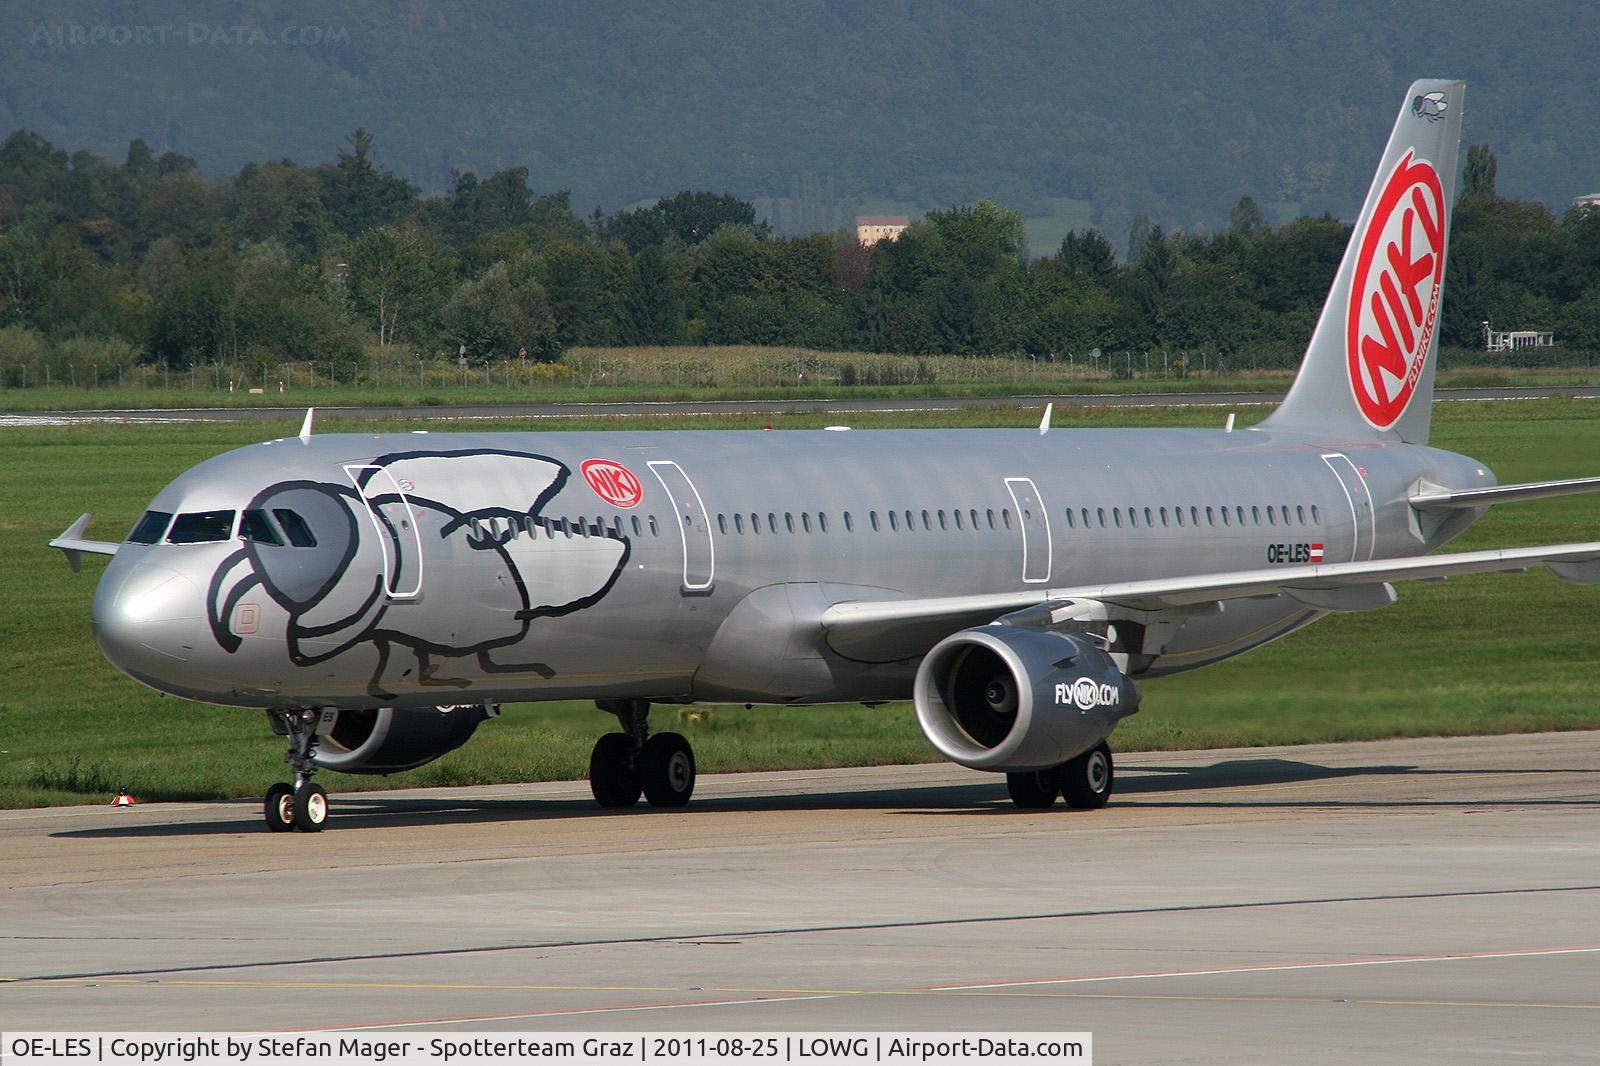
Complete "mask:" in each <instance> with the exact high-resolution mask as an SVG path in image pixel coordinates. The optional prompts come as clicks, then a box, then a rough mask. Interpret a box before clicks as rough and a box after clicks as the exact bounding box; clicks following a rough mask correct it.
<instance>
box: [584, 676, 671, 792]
mask: <svg viewBox="0 0 1600 1066" xmlns="http://www.w3.org/2000/svg"><path fill="white" fill-rule="evenodd" d="M596 706H598V707H599V708H600V709H601V710H603V711H609V712H610V713H612V714H614V715H616V716H617V721H618V723H619V724H621V726H622V732H620V733H607V734H605V735H604V736H602V737H601V738H600V739H599V740H598V741H596V742H595V746H594V751H593V753H592V754H591V755H590V756H589V790H590V791H591V792H593V793H594V798H595V802H596V803H598V804H600V806H602V807H632V806H633V805H634V804H636V803H638V802H639V796H640V795H641V794H643V796H644V798H645V800H646V801H648V802H649V804H650V806H652V807H682V806H683V805H684V804H686V803H688V802H689V797H690V796H692V795H694V782H695V765H694V748H693V747H692V746H691V745H690V744H689V741H688V740H687V739H686V738H685V737H684V736H683V735H682V734H680V733H657V734H655V735H654V736H651V735H650V734H649V724H648V717H649V714H650V703H649V701H648V700H605V701H602V702H597V703H596Z"/></svg>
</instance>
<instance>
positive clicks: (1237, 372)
mask: <svg viewBox="0 0 1600 1066" xmlns="http://www.w3.org/2000/svg"><path fill="white" fill-rule="evenodd" d="M1597 355H1600V353H1596V352H1593V351H1586V350H1572V349H1563V348H1541V349H1535V350H1524V351H1515V352H1503V353H1487V352H1482V351H1476V350H1470V349H1445V350H1444V351H1443V352H1441V355H1440V366H1441V368H1442V369H1447V370H1451V369H1453V370H1482V371H1484V372H1485V375H1486V380H1490V379H1492V378H1494V377H1495V376H1496V375H1503V374H1506V373H1508V372H1518V371H1562V370H1566V371H1574V372H1577V371H1584V372H1588V371H1592V370H1593V369H1594V368H1595V364H1596V362H1597V359H1596V356H1597ZM1298 361H1299V353H1288V352H1282V353H1279V352H1266V353H1256V354H1241V353H1230V354H1227V355H1223V354H1220V353H1217V352H1215V351H1210V350H1206V349H1200V350H1181V351H1174V350H1152V351H1142V352H1115V353H1103V354H1102V353H1090V354H1088V355H1078V354H1077V353H1070V352H1069V353H1066V354H1064V355H1060V356H1050V355H1030V354H1027V353H1011V354H1003V355H1001V354H997V355H988V356H953V355H923V356H916V355H890V354H880V353H870V352H813V351H808V350H805V349H797V348H793V349H791V348H778V349H765V348H754V347H732V348H689V347H671V348H575V349H572V350H570V351H568V352H567V353H565V354H564V355H563V356H562V357H561V358H560V360H558V361H556V362H541V361H538V360H534V359H531V358H530V359H528V360H521V359H506V360H501V361H498V362H491V363H487V364H482V363H478V364H472V363H465V364H464V363H462V362H460V361H459V360H456V359H444V358H434V359H419V358H416V357H415V356H414V355H411V354H409V353H396V352H394V351H393V350H392V349H391V350H389V351H386V352H384V353H382V354H380V355H378V356H376V357H374V358H370V359H366V360H363V361H361V362H347V363H338V364H327V363H308V362H264V361H259V360H258V361H250V362H231V363H207V364H192V365H188V366H183V367H172V366H161V365H152V364H147V363H136V362H121V363H119V364H118V365H102V364H100V363H89V364H87V365H85V363H84V362H83V361H82V360H74V359H61V358H53V357H52V356H50V355H49V354H46V353H39V354H35V355H32V356H30V357H27V358H15V357H13V358H7V357H5V356H4V355H3V354H0V392H3V391H8V390H15V389H29V390H33V389H46V390H63V391H77V390H104V389H132V390H155V389H161V390H168V391H170V390H180V391H193V392H210V393H213V394H216V393H228V394H235V395H237V394H244V395H272V394H283V395H287V394H290V393H294V394H296V395H297V396H303V395H304V394H305V393H306V392H308V391H309V392H315V391H318V390H327V391H340V392H348V391H352V390H373V391H377V390H386V391H389V392H399V393H404V394H408V395H426V394H429V393H435V392H437V393H440V394H452V393H466V392H472V393H493V392H500V391H504V392H518V393H534V394H537V393H540V392H555V391H559V392H568V391H572V390H586V389H604V388H616V387H627V388H647V389H707V388H710V389H771V388H779V389H787V388H795V389H808V388H828V387H903V386H934V385H948V386H996V385H1009V386H1014V387H1017V388H1019V389H1027V390H1035V389H1038V388H1044V387H1068V388H1070V387H1082V386H1090V385H1093V384H1095V383H1097V382H1116V381H1137V380H1144V381H1152V380H1157V381H1171V380H1183V379H1194V380H1195V381H1196V383H1197V384H1199V383H1201V382H1204V381H1206V380H1216V379H1222V378H1226V379H1228V380H1230V381H1239V380H1246V381H1247V380H1248V379H1250V378H1252V377H1256V376H1259V377H1261V378H1263V379H1264V380H1265V381H1273V380H1276V381H1281V380H1282V378H1283V377H1284V376H1285V375H1286V374H1287V373H1288V372H1290V371H1292V370H1293V369H1294V366H1295V365H1296V363H1298Z"/></svg>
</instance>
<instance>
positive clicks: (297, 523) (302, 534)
mask: <svg viewBox="0 0 1600 1066" xmlns="http://www.w3.org/2000/svg"><path fill="white" fill-rule="evenodd" d="M272 516H273V517H274V518H276V519H277V520H278V525H279V526H280V527H282V529H283V535H284V536H286V537H288V538H289V543H290V544H293V545H294V546H295V547H296V548H315V547H316V546H317V538H316V537H315V536H313V535H312V533H311V527H310V526H308V525H306V520H305V519H304V518H301V517H300V515H299V514H298V513H297V512H294V511H291V510H289V509H288V508H287V507H277V508H274V509H273V511H272Z"/></svg>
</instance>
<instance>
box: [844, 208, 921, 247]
mask: <svg viewBox="0 0 1600 1066" xmlns="http://www.w3.org/2000/svg"><path fill="white" fill-rule="evenodd" d="M909 225H911V219H909V218H907V217H906V216H905V215H857V216H856V240H858V241H860V242H861V247H863V248H871V247H872V246H873V245H874V244H877V243H878V242H879V241H892V240H894V239H895V238H896V237H898V236H900V234H902V233H904V232H905V231H906V227H907V226H909Z"/></svg>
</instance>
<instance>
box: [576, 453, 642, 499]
mask: <svg viewBox="0 0 1600 1066" xmlns="http://www.w3.org/2000/svg"><path fill="white" fill-rule="evenodd" d="M583 480H585V481H587V482H588V483H589V487H590V488H591V489H594V491H595V495H597V496H599V497H600V498H601V499H602V500H604V501H606V502H607V503H609V504H610V505H611V506H613V507H632V506H634V505H635V504H637V503H638V502H639V500H640V499H641V498H643V496H644V486H643V485H641V484H639V479H638V478H636V477H634V476H633V471H631V470H629V469H628V468H627V467H625V466H623V465H622V464H621V463H614V462H612V461H611V460H610V459H589V460H586V461H585V462H584V464H583Z"/></svg>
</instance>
